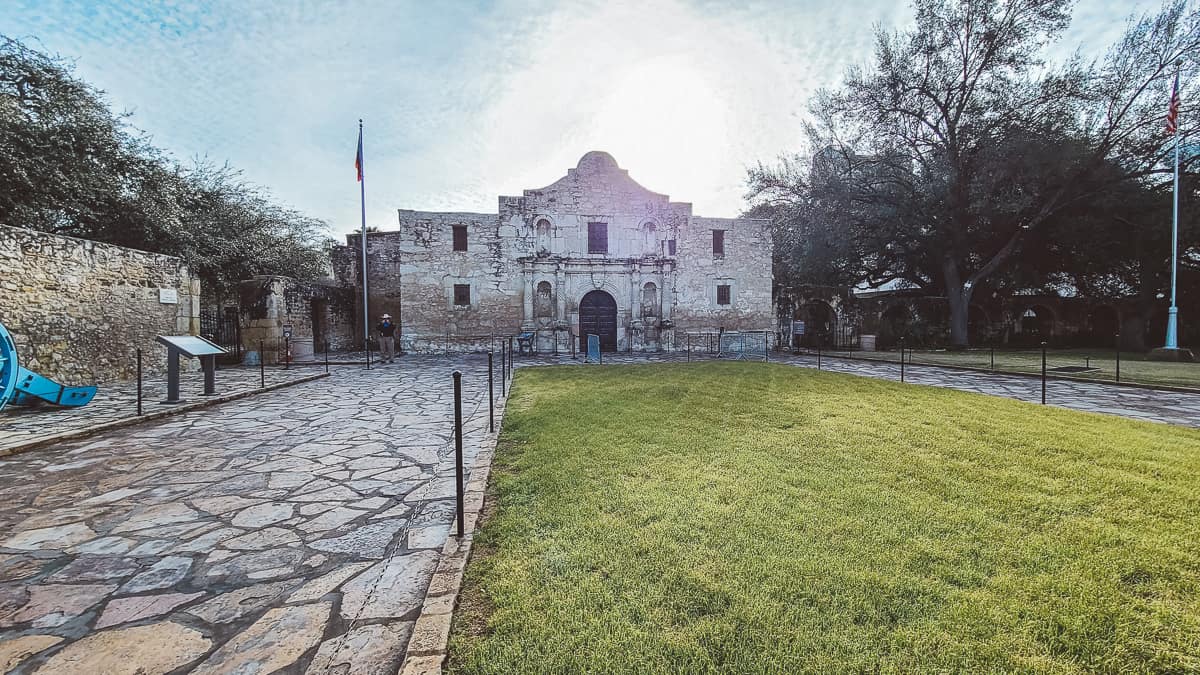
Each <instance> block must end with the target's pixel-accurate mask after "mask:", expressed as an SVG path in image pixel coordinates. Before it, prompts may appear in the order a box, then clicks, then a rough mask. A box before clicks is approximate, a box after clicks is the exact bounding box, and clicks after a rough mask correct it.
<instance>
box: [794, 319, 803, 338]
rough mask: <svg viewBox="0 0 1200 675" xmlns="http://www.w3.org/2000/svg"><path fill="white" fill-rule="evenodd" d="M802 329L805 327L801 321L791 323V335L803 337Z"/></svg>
mask: <svg viewBox="0 0 1200 675" xmlns="http://www.w3.org/2000/svg"><path fill="white" fill-rule="evenodd" d="M804 328H805V326H804V322H803V321H793V322H792V335H804Z"/></svg>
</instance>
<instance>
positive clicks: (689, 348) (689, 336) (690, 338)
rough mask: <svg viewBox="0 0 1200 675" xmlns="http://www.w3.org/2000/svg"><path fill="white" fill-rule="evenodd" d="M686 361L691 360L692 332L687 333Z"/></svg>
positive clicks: (689, 361)
mask: <svg viewBox="0 0 1200 675" xmlns="http://www.w3.org/2000/svg"><path fill="white" fill-rule="evenodd" d="M687 336H688V350H687V352H688V363H691V362H692V334H691V333H688V334H687Z"/></svg>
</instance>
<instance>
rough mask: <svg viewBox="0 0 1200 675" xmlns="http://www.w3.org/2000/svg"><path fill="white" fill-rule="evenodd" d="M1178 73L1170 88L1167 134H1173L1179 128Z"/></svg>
mask: <svg viewBox="0 0 1200 675" xmlns="http://www.w3.org/2000/svg"><path fill="white" fill-rule="evenodd" d="M1178 119H1179V73H1175V86H1173V87H1172V88H1171V108H1170V109H1169V110H1168V111H1167V133H1168V134H1173V133H1175V130H1176V129H1178V128H1179V125H1178V124H1177V120H1178Z"/></svg>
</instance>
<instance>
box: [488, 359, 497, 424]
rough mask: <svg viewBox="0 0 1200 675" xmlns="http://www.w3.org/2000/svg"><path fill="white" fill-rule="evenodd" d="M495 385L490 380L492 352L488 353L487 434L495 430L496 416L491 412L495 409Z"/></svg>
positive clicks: (491, 379)
mask: <svg viewBox="0 0 1200 675" xmlns="http://www.w3.org/2000/svg"><path fill="white" fill-rule="evenodd" d="M495 400H496V385H495V382H494V380H493V378H492V352H491V351H489V352H488V433H492V432H493V431H495V430H496V415H495V413H493V412H492V408H493V407H495V405H496V404H495Z"/></svg>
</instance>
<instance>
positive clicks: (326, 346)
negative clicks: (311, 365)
mask: <svg viewBox="0 0 1200 675" xmlns="http://www.w3.org/2000/svg"><path fill="white" fill-rule="evenodd" d="M325 372H327V373H328V372H329V340H326V341H325Z"/></svg>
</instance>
